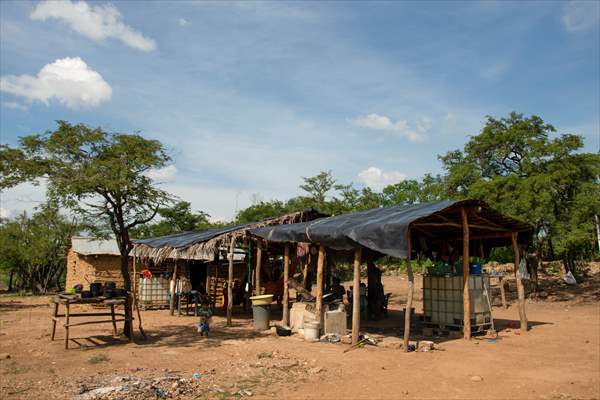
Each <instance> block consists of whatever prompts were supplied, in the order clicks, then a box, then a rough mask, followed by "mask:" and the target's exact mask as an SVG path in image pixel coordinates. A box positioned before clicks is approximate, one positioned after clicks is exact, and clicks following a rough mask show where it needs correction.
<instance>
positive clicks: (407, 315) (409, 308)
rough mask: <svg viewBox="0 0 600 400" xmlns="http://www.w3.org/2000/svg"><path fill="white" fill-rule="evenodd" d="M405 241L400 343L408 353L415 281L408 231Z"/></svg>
mask: <svg viewBox="0 0 600 400" xmlns="http://www.w3.org/2000/svg"><path fill="white" fill-rule="evenodd" d="M407 241H408V243H407V247H408V249H407V252H406V274H407V276H408V294H407V296H406V308H405V311H404V341H403V343H402V348H403V349H404V352H405V353H406V352H408V342H409V340H410V319H411V314H412V301H413V293H414V281H415V278H414V275H413V270H412V263H411V253H412V239H411V231H410V229H409V230H408V236H407Z"/></svg>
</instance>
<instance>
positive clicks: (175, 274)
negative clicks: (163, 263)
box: [169, 260, 179, 315]
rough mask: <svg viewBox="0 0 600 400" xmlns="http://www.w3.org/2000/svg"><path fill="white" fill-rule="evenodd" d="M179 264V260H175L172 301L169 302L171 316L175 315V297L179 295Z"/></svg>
mask: <svg viewBox="0 0 600 400" xmlns="http://www.w3.org/2000/svg"><path fill="white" fill-rule="evenodd" d="M177 264H179V261H178V260H175V266H174V267H173V276H171V284H170V285H169V286H170V289H171V299H170V300H169V313H170V314H171V315H173V314H175V296H176V294H175V293H177Z"/></svg>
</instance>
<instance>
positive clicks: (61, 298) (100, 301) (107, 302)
mask: <svg viewBox="0 0 600 400" xmlns="http://www.w3.org/2000/svg"><path fill="white" fill-rule="evenodd" d="M50 304H51V305H53V313H52V315H51V316H50V318H51V319H52V337H51V340H54V336H55V333H56V323H57V322H61V323H62V325H63V327H64V328H65V349H68V348H69V328H70V327H73V326H81V325H92V324H105V323H109V322H110V323H112V325H113V334H114V335H115V336H116V335H117V322H123V321H125V320H126V318H125V314H124V313H115V306H116V305H121V304H125V298H116V299H106V298H105V297H95V298H89V299H82V298H80V297H79V296H77V295H57V296H54V297H52V298H51V299H50ZM73 304H95V305H100V306H106V307H110V312H80V313H72V312H70V306H71V305H73ZM61 305H62V306H64V307H65V313H64V314H59V307H60V306H61ZM78 317H111V318H110V319H102V320H93V321H84V322H75V323H74V322H71V318H78ZM116 317H123V318H120V319H117V318H116ZM61 318H64V321H63V320H62V319H61ZM132 319H133V318H132Z"/></svg>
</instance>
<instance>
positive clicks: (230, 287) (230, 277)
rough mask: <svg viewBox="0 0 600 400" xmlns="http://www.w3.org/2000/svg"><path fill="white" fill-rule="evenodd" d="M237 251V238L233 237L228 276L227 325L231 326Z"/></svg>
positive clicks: (230, 246) (230, 247)
mask: <svg viewBox="0 0 600 400" xmlns="http://www.w3.org/2000/svg"><path fill="white" fill-rule="evenodd" d="M234 252H235V238H231V244H230V245H229V271H228V276H227V326H231V313H232V311H233V253H234Z"/></svg>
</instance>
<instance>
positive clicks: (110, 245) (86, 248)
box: [71, 236, 121, 256]
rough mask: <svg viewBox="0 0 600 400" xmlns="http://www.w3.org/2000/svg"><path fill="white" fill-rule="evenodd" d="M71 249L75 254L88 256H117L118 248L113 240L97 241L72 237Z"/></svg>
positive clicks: (96, 239) (91, 238) (118, 253)
mask: <svg viewBox="0 0 600 400" xmlns="http://www.w3.org/2000/svg"><path fill="white" fill-rule="evenodd" d="M71 248H72V249H73V251H74V252H75V253H78V254H83V255H85V256H90V255H101V254H104V255H113V256H119V255H121V252H120V251H119V246H118V245H117V241H116V240H115V239H108V240H107V239H98V238H94V237H82V236H74V237H72V238H71Z"/></svg>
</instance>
